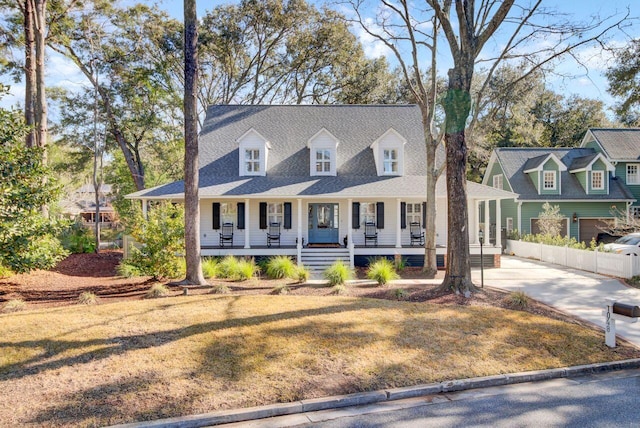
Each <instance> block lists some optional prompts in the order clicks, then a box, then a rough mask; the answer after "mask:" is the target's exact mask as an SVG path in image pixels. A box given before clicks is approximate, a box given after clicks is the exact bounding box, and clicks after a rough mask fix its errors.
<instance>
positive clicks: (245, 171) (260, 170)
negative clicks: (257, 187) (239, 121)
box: [237, 128, 271, 176]
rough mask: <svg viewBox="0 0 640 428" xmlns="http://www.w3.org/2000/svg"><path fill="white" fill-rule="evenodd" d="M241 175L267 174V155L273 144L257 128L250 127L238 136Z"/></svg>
mask: <svg viewBox="0 0 640 428" xmlns="http://www.w3.org/2000/svg"><path fill="white" fill-rule="evenodd" d="M237 141H238V144H239V146H240V147H239V158H240V165H239V169H240V175H241V176H247V175H266V172H267V157H268V154H269V149H271V144H269V141H267V139H266V138H264V137H263V136H262V135H260V133H259V132H258V131H256V130H255V129H253V128H252V129H250V130H248V131H247V132H245V133H244V135H242V137H240V138H238V140H237Z"/></svg>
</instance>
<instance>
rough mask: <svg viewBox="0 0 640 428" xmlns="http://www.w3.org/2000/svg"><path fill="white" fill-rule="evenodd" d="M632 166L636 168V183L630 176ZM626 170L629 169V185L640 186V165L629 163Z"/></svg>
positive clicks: (627, 178) (627, 179)
mask: <svg viewBox="0 0 640 428" xmlns="http://www.w3.org/2000/svg"><path fill="white" fill-rule="evenodd" d="M630 166H634V167H635V168H636V173H635V180H634V181H631V180H630V179H629V177H630V175H629V167H630ZM626 169H627V176H626V181H627V184H631V185H635V184H640V164H638V163H628V164H627V168H626Z"/></svg>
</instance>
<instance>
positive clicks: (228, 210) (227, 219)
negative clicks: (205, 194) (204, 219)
mask: <svg viewBox="0 0 640 428" xmlns="http://www.w3.org/2000/svg"><path fill="white" fill-rule="evenodd" d="M236 207H237V203H232V202H222V203H221V204H220V223H234V224H235V223H236V221H237V215H238V211H237V208H236Z"/></svg>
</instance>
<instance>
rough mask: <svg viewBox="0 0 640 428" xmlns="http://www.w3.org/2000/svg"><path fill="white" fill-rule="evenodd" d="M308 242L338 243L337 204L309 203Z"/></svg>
mask: <svg viewBox="0 0 640 428" xmlns="http://www.w3.org/2000/svg"><path fill="white" fill-rule="evenodd" d="M309 243H310V244H337V243H338V204H309Z"/></svg>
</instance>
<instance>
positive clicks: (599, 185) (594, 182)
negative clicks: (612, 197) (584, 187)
mask: <svg viewBox="0 0 640 428" xmlns="http://www.w3.org/2000/svg"><path fill="white" fill-rule="evenodd" d="M591 188H592V189H593V190H604V171H591Z"/></svg>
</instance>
